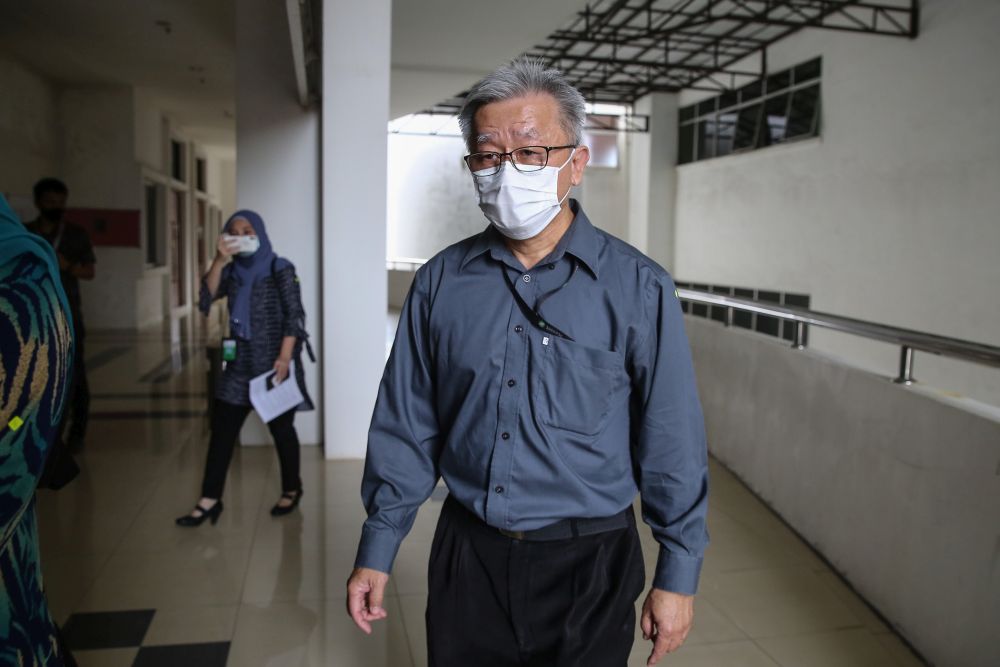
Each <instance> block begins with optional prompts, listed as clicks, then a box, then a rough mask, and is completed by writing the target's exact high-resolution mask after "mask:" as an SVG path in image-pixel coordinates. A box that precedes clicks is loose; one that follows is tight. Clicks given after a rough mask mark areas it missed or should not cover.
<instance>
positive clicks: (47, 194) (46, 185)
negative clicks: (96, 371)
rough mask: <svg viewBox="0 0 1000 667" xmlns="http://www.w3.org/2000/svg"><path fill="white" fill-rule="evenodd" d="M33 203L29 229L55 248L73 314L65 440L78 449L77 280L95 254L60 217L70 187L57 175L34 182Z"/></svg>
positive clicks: (82, 374) (81, 415) (87, 273)
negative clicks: (33, 214)
mask: <svg viewBox="0 0 1000 667" xmlns="http://www.w3.org/2000/svg"><path fill="white" fill-rule="evenodd" d="M34 195H35V207H36V208H37V209H38V217H37V218H35V220H33V221H32V222H29V223H28V225H27V227H28V229H29V230H30V231H32V232H34V233H35V234H38V235H39V236H41V237H42V238H44V239H45V240H46V241H48V242H49V243H50V244H51V245H52V247H53V249H55V251H56V257H57V258H58V261H59V275H60V277H61V279H62V286H63V289H64V290H65V292H66V297H67V299H68V300H69V308H70V313H71V314H72V317H73V330H74V332H75V335H76V339H75V341H74V343H75V346H74V350H75V352H74V354H75V357H74V359H73V380H72V382H73V386H72V389H71V390H70V393H71V396H70V405H69V410H68V411H67V413H66V421H68V422H69V424H68V426H69V431H68V433H66V444H67V446H68V447H69V449H70V451H79V450H80V449H82V447H83V443H84V439H85V438H86V435H87V415H88V413H89V412H90V385H89V384H88V383H87V367H86V365H85V364H84V338H85V337H86V329H85V328H84V326H83V310H82V308H81V301H80V281H81V280H93V279H94V273H95V271H94V265H95V264H96V263H97V257H96V256H95V255H94V248H93V246H92V245H91V244H90V236H88V235H87V231H86V230H85V229H84V228H83V227H80V226H79V225H75V224H73V223H72V222H68V221H66V220H63V216H64V214H65V213H66V199H67V197H68V196H69V189H68V188H67V187H66V184H65V183H63V182H62V181H60V180H58V179H56V178H43V179H42V180H40V181H38V182H37V183H35V187H34Z"/></svg>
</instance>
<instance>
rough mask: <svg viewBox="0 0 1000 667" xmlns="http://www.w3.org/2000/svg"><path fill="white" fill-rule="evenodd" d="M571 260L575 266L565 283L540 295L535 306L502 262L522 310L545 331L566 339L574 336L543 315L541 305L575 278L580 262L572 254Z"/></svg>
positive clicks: (502, 267) (506, 279) (512, 291)
mask: <svg viewBox="0 0 1000 667" xmlns="http://www.w3.org/2000/svg"><path fill="white" fill-rule="evenodd" d="M570 260H571V262H572V265H573V268H572V269H570V272H569V277H568V278H566V280H565V281H564V282H563V284H562V285H560V286H559V287H557V288H555V289H553V290H549V291H548V292H546V293H545V294H543V295H541V296H540V297H538V300H537V301H536V302H535V307H534V308H532V307H531V306H529V305H528V302H527V301H525V300H524V297H522V296H521V295H520V294H519V293H518V291H517V287H515V286H514V281H512V280H511V279H510V275H509V274H508V272H507V268H506V266H505V265H504V264H503V263H502V262H501V264H500V270H501V271H502V272H503V277H504V280H505V281H506V283H507V287H509V288H510V291H511V294H513V295H514V300H515V301H516V302H517V305H518V307H520V309H521V312H522V313H524V315H525V317H527V318H528V321H529V322H531V323H532V324H533V325H534V326H536V327H538V328H539V329H541V330H542V331H544V332H545V333H547V334H551V335H553V336H557V337H559V338H565V339H566V340H573V338H572V337H570V336H569V335H568V334H565V333H563V332H562V331H561V330H560V329H559V328H558V327H556V326H555V325H554V324H552V323H551V322H549V321H548V320H546V319H545V318H544V317H543V316H542V313H541V307H542V304H543V303H545V301H547V300H548V298H549V297H550V296H552V295H553V294H555V293H556V292H558V291H559V290H561V289H562V288H564V287H566V285H569V281H571V280H573V276H575V275H576V269H577V267H578V266H579V264H577V261H576V258H575V257H573V256H572V255H570Z"/></svg>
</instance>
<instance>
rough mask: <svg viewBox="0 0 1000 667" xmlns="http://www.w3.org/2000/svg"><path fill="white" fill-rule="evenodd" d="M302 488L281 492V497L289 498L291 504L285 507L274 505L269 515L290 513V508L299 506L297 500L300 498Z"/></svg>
mask: <svg viewBox="0 0 1000 667" xmlns="http://www.w3.org/2000/svg"><path fill="white" fill-rule="evenodd" d="M302 493H303V491H302V489H299V490H298V491H286V492H285V493H282V494H281V497H282V498H285V499H287V500H291V501H292V504H291V505H289V506H287V507H282V506H281V505H275V506H274V507H272V508H271V516H284V515H286V514H291V512H292V510H294V509H295V508H296V507H298V506H299V501H300V500H302Z"/></svg>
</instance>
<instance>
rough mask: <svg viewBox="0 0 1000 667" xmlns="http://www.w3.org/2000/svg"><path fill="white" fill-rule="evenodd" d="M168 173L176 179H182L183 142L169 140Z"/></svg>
mask: <svg viewBox="0 0 1000 667" xmlns="http://www.w3.org/2000/svg"><path fill="white" fill-rule="evenodd" d="M170 175H171V176H172V177H173V178H174V179H175V180H178V181H183V180H184V144H182V143H181V142H179V141H175V140H173V139H171V140H170Z"/></svg>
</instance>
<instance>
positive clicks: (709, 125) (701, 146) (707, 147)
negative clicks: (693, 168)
mask: <svg viewBox="0 0 1000 667" xmlns="http://www.w3.org/2000/svg"><path fill="white" fill-rule="evenodd" d="M717 131H718V128H717V125H716V122H715V118H706V119H705V120H703V121H701V122H699V123H698V159H699V160H707V159H708V158H712V157H715V156H716V152H715V137H716V134H717Z"/></svg>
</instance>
